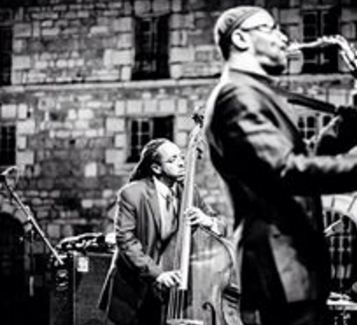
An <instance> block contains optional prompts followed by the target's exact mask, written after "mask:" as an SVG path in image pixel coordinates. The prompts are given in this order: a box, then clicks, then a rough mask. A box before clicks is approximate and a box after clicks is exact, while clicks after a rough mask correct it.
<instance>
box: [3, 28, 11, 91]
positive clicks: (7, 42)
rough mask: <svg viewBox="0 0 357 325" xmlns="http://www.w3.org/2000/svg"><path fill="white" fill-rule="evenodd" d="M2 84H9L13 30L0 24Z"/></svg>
mask: <svg viewBox="0 0 357 325" xmlns="http://www.w3.org/2000/svg"><path fill="white" fill-rule="evenodd" d="M0 44H1V46H0V85H9V84H10V80H11V78H10V77H11V76H10V72H11V52H12V30H11V27H9V26H0Z"/></svg>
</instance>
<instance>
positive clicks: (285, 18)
mask: <svg viewBox="0 0 357 325" xmlns="http://www.w3.org/2000/svg"><path fill="white" fill-rule="evenodd" d="M279 17H280V21H279V23H280V24H299V23H300V22H301V9H300V8H299V7H297V8H288V9H280V10H279Z"/></svg>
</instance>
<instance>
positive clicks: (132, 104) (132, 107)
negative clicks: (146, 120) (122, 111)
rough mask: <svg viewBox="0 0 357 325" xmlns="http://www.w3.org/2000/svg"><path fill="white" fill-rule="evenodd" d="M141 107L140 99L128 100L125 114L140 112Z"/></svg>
mask: <svg viewBox="0 0 357 325" xmlns="http://www.w3.org/2000/svg"><path fill="white" fill-rule="evenodd" d="M142 108H143V101H141V100H128V102H127V114H133V115H135V114H140V113H141V112H142Z"/></svg>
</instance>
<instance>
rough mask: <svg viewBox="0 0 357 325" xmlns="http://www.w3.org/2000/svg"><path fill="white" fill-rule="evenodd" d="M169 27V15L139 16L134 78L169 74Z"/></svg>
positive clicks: (149, 77)
mask: <svg viewBox="0 0 357 325" xmlns="http://www.w3.org/2000/svg"><path fill="white" fill-rule="evenodd" d="M168 27H169V26H168V16H160V17H149V18H137V20H136V24H135V66H134V72H133V78H134V79H139V80H140V79H152V78H166V77H168V76H169V68H168Z"/></svg>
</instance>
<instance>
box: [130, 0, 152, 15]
mask: <svg viewBox="0 0 357 325" xmlns="http://www.w3.org/2000/svg"><path fill="white" fill-rule="evenodd" d="M134 9H135V13H136V14H138V15H140V14H147V13H149V12H150V9H151V3H150V1H149V0H137V1H134Z"/></svg>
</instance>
